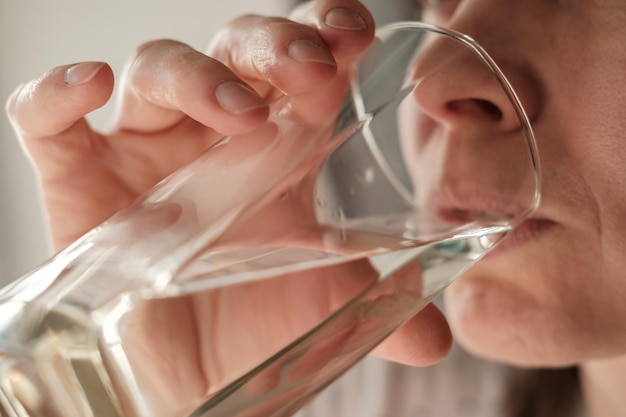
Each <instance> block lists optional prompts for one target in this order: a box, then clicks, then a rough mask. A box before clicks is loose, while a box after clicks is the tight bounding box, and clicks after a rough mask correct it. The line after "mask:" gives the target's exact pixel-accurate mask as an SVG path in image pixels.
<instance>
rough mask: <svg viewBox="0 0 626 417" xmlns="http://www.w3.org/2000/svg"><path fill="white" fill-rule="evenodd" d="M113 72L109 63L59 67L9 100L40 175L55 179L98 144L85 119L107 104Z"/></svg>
mask: <svg viewBox="0 0 626 417" xmlns="http://www.w3.org/2000/svg"><path fill="white" fill-rule="evenodd" d="M112 91H113V73H112V71H111V68H110V67H109V66H108V65H106V64H105V63H103V62H83V63H79V64H75V65H66V66H62V67H57V68H55V69H53V70H51V71H50V72H48V73H47V74H45V75H43V76H42V77H40V78H39V79H36V80H33V81H31V82H29V83H26V84H24V85H22V86H20V87H19V88H18V89H17V90H16V91H15V92H14V93H13V94H12V95H11V96H10V97H9V100H8V101H7V105H6V110H7V114H8V116H9V120H10V121H11V124H12V125H13V128H14V129H15V131H16V132H17V134H18V136H19V137H20V138H21V140H22V141H23V143H24V145H25V147H26V148H27V149H28V151H29V153H30V155H31V157H32V158H33V159H34V160H35V162H36V165H37V167H38V170H39V172H40V173H43V174H50V175H54V172H56V171H57V170H59V169H64V168H63V167H64V166H66V163H67V162H68V161H69V160H71V159H72V158H75V157H76V156H77V154H79V155H81V156H82V155H83V154H84V152H88V151H89V149H90V147H91V146H92V145H93V143H92V141H90V139H92V140H93V139H94V136H95V133H94V132H93V131H92V130H91V129H90V128H89V125H88V124H87V123H86V121H85V120H84V119H83V117H84V116H85V115H86V114H88V113H90V112H91V111H93V110H95V109H97V108H99V107H101V106H102V105H104V104H105V103H106V102H107V100H108V99H109V97H110V96H111V93H112Z"/></svg>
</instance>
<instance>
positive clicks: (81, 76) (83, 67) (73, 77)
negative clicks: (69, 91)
mask: <svg viewBox="0 0 626 417" xmlns="http://www.w3.org/2000/svg"><path fill="white" fill-rule="evenodd" d="M103 66H104V62H81V63H80V64H76V65H72V66H71V67H69V68H68V69H67V70H65V84H67V85H70V86H75V85H80V84H85V83H87V82H89V81H91V79H92V78H93V77H95V76H96V74H97V73H98V71H100V68H102V67H103Z"/></svg>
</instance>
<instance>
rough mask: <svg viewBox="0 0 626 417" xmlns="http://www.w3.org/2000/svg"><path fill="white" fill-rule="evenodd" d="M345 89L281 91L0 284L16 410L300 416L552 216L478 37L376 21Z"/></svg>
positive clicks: (3, 364) (521, 119) (3, 395)
mask: <svg viewBox="0 0 626 417" xmlns="http://www.w3.org/2000/svg"><path fill="white" fill-rule="evenodd" d="M334 94H335V95H332V94H331V95H329V97H328V103H327V106H326V107H324V108H314V109H307V111H302V110H301V109H299V108H298V107H297V106H295V105H293V106H292V102H291V101H290V99H289V98H287V97H281V98H278V99H276V101H274V102H273V104H272V106H271V109H272V112H271V113H272V114H271V116H270V118H269V119H268V121H267V123H266V124H265V125H264V126H262V127H261V128H260V129H258V130H256V131H255V132H253V133H250V134H246V135H240V136H234V137H228V138H225V139H223V140H222V141H220V142H219V143H218V144H216V145H215V146H213V147H212V148H211V149H209V150H208V151H207V152H206V153H205V154H203V155H202V156H201V157H200V158H199V159H198V160H196V161H195V162H193V163H192V164H190V165H189V166H187V167H185V168H183V169H181V170H180V171H178V172H176V173H174V174H173V175H172V176H170V177H169V178H167V179H165V180H164V181H162V182H161V183H160V184H158V185H157V186H156V187H155V188H154V189H152V190H151V191H150V192H148V193H147V194H145V195H144V196H142V197H141V198H140V199H139V200H138V201H137V202H135V203H134V204H133V205H132V206H130V207H128V208H127V209H125V210H123V211H122V212H120V213H118V214H116V215H115V216H113V217H112V218H111V219H109V220H108V221H106V222H105V223H103V224H102V225H100V226H98V227H97V228H95V229H94V230H92V231H91V232H89V233H87V234H86V235H85V236H84V237H82V238H81V239H79V240H78V241H77V242H75V243H74V244H72V245H70V246H69V247H67V248H66V249H64V250H63V251H61V252H60V253H58V254H57V255H56V256H54V257H53V258H52V259H50V260H49V261H48V262H46V263H45V264H44V265H42V266H41V267H40V268H37V269H36V270H34V271H33V272H31V273H30V274H28V275H26V276H24V277H22V278H20V279H18V280H16V281H14V282H13V283H12V284H10V285H9V286H8V287H6V288H4V289H3V290H2V291H1V292H0V405H1V408H2V415H3V416H7V417H26V416H29V417H34V416H46V417H57V416H65V417H88V416H93V417H105V416H106V417H131V416H132V417H138V416H142V417H143V416H166V417H172V416H193V417H201V416H202V417H205V416H241V417H243V416H246V417H250V416H287V415H290V414H292V413H293V412H295V411H296V410H297V409H298V408H300V407H301V406H302V405H304V404H305V403H306V402H307V401H309V400H310V399H311V398H312V397H313V396H314V395H315V394H316V393H318V392H319V391H320V390H321V389H323V388H324V387H325V386H327V385H328V384H330V383H331V382H332V381H333V380H334V379H336V378H337V377H338V376H339V375H341V374H342V373H343V372H344V371H345V370H347V369H348V368H350V367H351V366H352V365H353V364H355V363H356V362H357V361H358V360H359V359H361V358H362V357H363V356H364V355H366V354H367V353H368V352H369V351H371V350H372V349H373V348H374V347H375V346H376V345H377V344H379V343H380V342H381V341H383V340H384V339H385V338H386V337H387V336H389V335H390V334H391V333H392V332H393V331H394V330H395V329H397V328H398V327H399V326H401V325H402V324H403V323H405V322H406V321H407V320H408V319H409V318H411V317H412V316H413V315H415V314H416V313H417V312H418V311H420V310H421V309H422V308H423V307H424V306H425V305H426V304H428V303H429V302H430V301H431V300H432V299H433V298H434V297H436V296H437V295H438V294H439V293H440V292H441V291H442V290H443V289H444V288H445V287H446V286H447V285H448V284H450V283H451V282H452V281H453V280H454V279H455V278H456V277H458V276H459V275H460V274H462V273H463V271H465V270H466V269H467V268H469V267H470V266H471V265H472V264H474V263H475V262H477V261H478V260H479V259H480V258H481V257H482V256H483V255H484V254H485V253H487V252H488V251H489V250H490V249H491V248H493V247H494V246H495V245H496V244H497V243H498V242H499V241H500V240H502V239H503V238H504V237H505V236H506V234H507V233H508V232H509V231H510V230H511V229H513V228H514V227H516V226H517V225H518V224H519V223H521V222H522V221H524V219H525V218H527V216H528V215H529V214H530V213H532V211H533V210H534V209H535V208H536V207H537V205H538V202H539V187H540V184H539V180H540V177H539V169H538V163H537V155H536V149H535V141H534V137H533V133H532V130H531V127H530V124H529V121H528V119H527V117H526V115H525V113H524V111H523V108H522V106H521V104H520V101H519V100H518V98H517V97H516V95H515V93H514V91H513V90H512V88H511V86H510V85H509V83H508V81H507V80H506V78H505V77H504V75H503V74H502V72H501V71H500V70H499V69H498V67H497V66H496V64H495V63H494V62H493V60H492V59H491V58H490V57H489V56H488V55H487V54H486V52H485V51H483V49H482V48H481V47H480V46H479V45H477V44H476V43H475V42H474V41H473V40H471V39H470V38H468V37H466V36H464V35H462V34H460V33H455V32H452V31H448V30H444V29H442V28H438V27H435V26H430V25H426V24H422V23H417V22H412V23H398V24H393V25H390V26H387V27H385V28H382V29H380V30H379V31H378V34H377V37H376V40H375V42H374V43H373V45H372V46H371V48H370V49H369V50H368V51H367V53H366V54H365V55H364V56H363V57H362V58H361V59H360V60H359V61H358V63H357V64H355V66H354V68H353V71H352V72H351V73H350V74H348V77H347V80H346V85H345V89H344V90H342V89H340V88H338V89H337V90H336V91H335V92H334ZM320 115H321V116H320ZM329 115H330V117H329Z"/></svg>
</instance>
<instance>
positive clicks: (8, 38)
mask: <svg viewBox="0 0 626 417" xmlns="http://www.w3.org/2000/svg"><path fill="white" fill-rule="evenodd" d="M289 3H290V0H230V1H218V0H205V1H193V0H175V1H174V0H164V1H163V0H126V1H120V0H115V1H88V0H54V1H40V0H2V1H1V2H0V97H1V98H2V101H3V102H4V101H5V100H6V98H7V96H8V95H9V94H10V92H11V91H12V90H13V89H14V88H15V87H16V86H17V85H18V84H20V83H22V82H24V81H27V80H29V79H31V78H33V77H37V76H38V75H40V74H42V73H44V72H45V71H47V70H49V69H50V68H52V67H54V66H56V65H61V64H65V63H71V62H75V61H81V60H105V61H108V62H109V63H110V64H111V65H112V66H113V68H114V69H115V70H116V72H118V73H119V71H120V69H121V68H122V66H123V63H124V61H125V60H126V58H127V57H128V56H129V55H130V54H131V51H132V50H133V48H134V47H135V46H136V45H138V44H139V43H140V42H142V41H145V40H149V39H155V38H162V37H170V38H175V39H179V40H182V41H184V42H187V43H189V44H191V45H192V46H194V47H196V48H200V49H202V48H203V47H204V46H205V45H206V43H207V42H208V40H209V39H210V37H211V34H212V33H214V32H215V30H216V29H218V28H220V27H222V26H223V25H224V24H225V23H226V22H228V21H229V20H230V19H231V18H232V17H234V16H236V15H239V14H242V13H248V12H259V13H264V14H284V11H285V10H286V9H287V7H288V6H287V5H288V4H289ZM110 113H111V106H107V107H105V108H104V109H103V110H101V111H99V112H97V113H96V114H94V115H93V117H92V118H91V120H92V122H93V123H94V124H95V125H96V126H98V127H100V128H104V129H106V127H107V124H108V120H109V118H110ZM48 254H49V252H48V247H47V244H46V239H45V236H44V233H43V227H42V220H41V209H40V206H39V202H38V199H37V190H36V189H35V185H34V179H33V175H32V173H31V170H30V166H29V164H28V162H27V160H26V158H25V157H24V156H23V155H22V153H21V151H20V149H19V145H18V144H17V143H16V140H15V137H14V134H13V132H12V130H11V128H10V126H9V123H8V121H7V119H6V117H1V118H0V282H3V281H4V282H7V281H9V280H11V279H12V278H15V277H17V276H18V275H20V274H23V273H24V272H26V271H28V270H29V269H31V268H33V267H35V266H36V265H37V264H39V263H40V262H41V261H43V260H44V259H45V258H46V257H47V256H48Z"/></svg>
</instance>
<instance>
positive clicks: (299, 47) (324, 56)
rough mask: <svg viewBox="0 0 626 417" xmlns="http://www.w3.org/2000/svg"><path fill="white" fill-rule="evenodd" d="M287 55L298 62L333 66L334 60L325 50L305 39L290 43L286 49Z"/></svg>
mask: <svg viewBox="0 0 626 417" xmlns="http://www.w3.org/2000/svg"><path fill="white" fill-rule="evenodd" d="M287 53H288V54H289V56H290V57H292V58H293V59H295V60H296V61H299V62H318V63H321V64H328V65H332V66H335V60H334V59H333V56H332V54H331V53H330V52H329V51H328V50H327V49H326V48H324V47H322V46H320V45H318V44H316V43H315V42H311V41H310V40H307V39H299V40H296V41H293V42H291V43H290V44H289V46H288V47H287Z"/></svg>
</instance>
